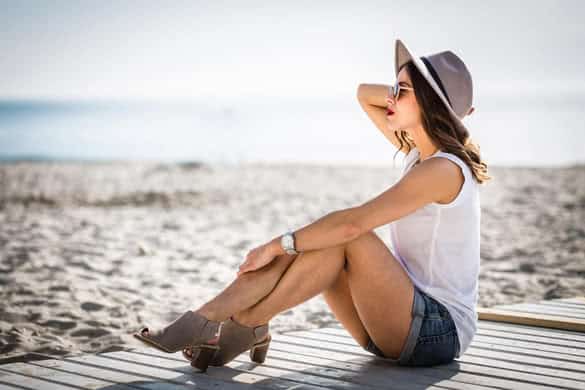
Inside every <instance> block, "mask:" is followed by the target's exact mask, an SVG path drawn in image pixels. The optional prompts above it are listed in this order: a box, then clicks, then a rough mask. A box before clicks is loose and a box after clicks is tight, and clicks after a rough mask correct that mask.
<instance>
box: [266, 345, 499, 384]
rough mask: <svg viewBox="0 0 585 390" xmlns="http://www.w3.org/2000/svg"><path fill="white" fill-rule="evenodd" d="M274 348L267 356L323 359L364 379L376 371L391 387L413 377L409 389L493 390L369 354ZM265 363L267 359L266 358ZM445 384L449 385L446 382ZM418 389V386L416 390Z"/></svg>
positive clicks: (463, 377) (447, 374)
mask: <svg viewBox="0 0 585 390" xmlns="http://www.w3.org/2000/svg"><path fill="white" fill-rule="evenodd" d="M273 342H274V345H273V344H272V343H271V344H270V345H271V347H270V350H269V352H268V353H269V354H271V351H274V350H277V351H282V352H284V353H287V354H295V355H297V356H298V359H310V358H314V357H321V358H323V359H328V360H330V361H333V362H338V364H343V365H345V366H346V367H351V366H352V365H353V366H355V367H356V369H357V370H358V373H359V372H362V373H363V375H365V376H367V377H369V376H370V373H371V371H373V370H375V369H377V370H380V375H383V376H384V377H385V378H386V380H387V381H388V382H389V383H394V378H397V379H400V380H401V381H403V380H404V379H405V377H411V376H412V375H414V376H415V377H414V378H413V379H412V382H410V386H411V388H415V387H414V384H415V383H419V382H421V381H423V385H424V386H425V387H424V388H425V389H427V388H429V387H427V383H428V384H435V385H440V386H441V387H447V388H452V389H459V388H463V389H485V388H492V387H491V385H489V384H488V385H479V384H473V383H470V381H469V380H466V377H465V376H462V377H456V378H454V377H453V373H452V372H447V373H445V372H443V371H442V370H441V367H439V368H436V370H437V371H436V372H435V371H425V367H416V368H413V367H399V366H394V365H392V364H388V362H386V361H384V360H383V359H380V358H378V357H377V356H375V355H372V354H370V356H371V357H370V356H362V357H356V356H355V354H351V353H349V354H348V353H346V352H334V351H331V350H322V349H315V348H313V347H310V346H303V345H299V344H294V343H289V342H280V341H278V340H274V341H273ZM267 359H268V358H267ZM396 372H400V376H397V374H396ZM447 380H448V382H447ZM389 383H387V384H386V385H385V386H384V387H383V388H388V386H389ZM416 388H418V386H416Z"/></svg>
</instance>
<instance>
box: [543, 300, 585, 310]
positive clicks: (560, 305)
mask: <svg viewBox="0 0 585 390" xmlns="http://www.w3.org/2000/svg"><path fill="white" fill-rule="evenodd" d="M538 304H539V305H544V306H550V307H557V308H563V309H570V310H574V311H576V312H577V313H585V305H578V304H575V303H567V302H556V301H555V302H551V301H540V302H538Z"/></svg>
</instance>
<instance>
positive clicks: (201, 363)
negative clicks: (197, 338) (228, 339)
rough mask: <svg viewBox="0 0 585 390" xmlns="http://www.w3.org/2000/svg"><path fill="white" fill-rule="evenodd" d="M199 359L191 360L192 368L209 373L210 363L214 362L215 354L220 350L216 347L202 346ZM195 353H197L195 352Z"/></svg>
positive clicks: (198, 355)
mask: <svg viewBox="0 0 585 390" xmlns="http://www.w3.org/2000/svg"><path fill="white" fill-rule="evenodd" d="M198 348H199V353H198V354H197V357H196V358H195V359H193V360H191V366H193V367H195V368H197V369H198V370H200V371H201V372H205V371H207V367H209V363H211V361H212V360H213V356H214V355H215V352H216V351H217V350H218V349H219V348H218V347H217V346H216V345H200V346H199V347H198ZM193 353H195V351H193Z"/></svg>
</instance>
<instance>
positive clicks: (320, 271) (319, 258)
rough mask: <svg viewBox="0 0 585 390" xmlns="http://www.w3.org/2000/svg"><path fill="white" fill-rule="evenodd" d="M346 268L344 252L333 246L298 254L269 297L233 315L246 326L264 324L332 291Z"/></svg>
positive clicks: (340, 247)
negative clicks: (331, 288)
mask: <svg viewBox="0 0 585 390" xmlns="http://www.w3.org/2000/svg"><path fill="white" fill-rule="evenodd" d="M344 264H345V248H344V247H343V246H336V247H331V248H326V249H321V250H316V251H309V252H303V253H301V254H299V255H298V256H297V258H296V260H295V261H294V263H293V264H292V265H291V266H290V267H289V269H288V270H287V271H286V272H285V273H284V275H283V276H282V278H281V280H280V281H279V282H278V285H277V286H276V287H275V288H274V291H272V292H271V293H270V294H269V295H268V296H266V297H265V298H264V299H262V300H261V301H260V302H258V303H257V304H256V305H254V306H252V307H249V308H248V309H246V310H243V311H241V312H239V313H237V314H235V315H234V318H235V319H236V321H238V322H239V323H241V324H244V325H246V326H258V325H261V324H265V323H267V322H268V321H269V320H270V319H271V318H272V317H274V316H275V315H276V314H278V313H280V312H282V311H284V310H286V309H289V308H291V307H294V306H296V305H298V304H300V303H302V302H304V301H306V300H308V299H310V298H312V297H314V296H315V295H317V294H319V293H321V292H322V291H324V290H327V289H328V288H329V287H331V286H332V285H333V284H334V282H335V281H336V280H337V278H338V277H339V273H340V272H341V271H342V270H343V267H344Z"/></svg>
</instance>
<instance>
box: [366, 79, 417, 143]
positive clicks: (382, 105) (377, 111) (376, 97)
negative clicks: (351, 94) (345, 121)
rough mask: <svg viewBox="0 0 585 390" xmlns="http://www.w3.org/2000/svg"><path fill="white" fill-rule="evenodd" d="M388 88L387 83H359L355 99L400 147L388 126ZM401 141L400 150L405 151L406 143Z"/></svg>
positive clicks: (397, 139) (392, 141)
mask: <svg viewBox="0 0 585 390" xmlns="http://www.w3.org/2000/svg"><path fill="white" fill-rule="evenodd" d="M388 88H389V85H385V84H360V85H359V86H358V89H357V99H358V102H359V103H360V106H361V107H362V109H363V110H364V112H365V113H366V114H368V117H369V118H370V119H371V120H372V122H374V125H376V127H377V128H378V129H379V130H380V131H381V132H382V134H384V136H385V137H386V138H387V139H388V141H390V142H391V143H392V145H394V146H395V147H396V149H400V140H399V138H398V137H397V135H396V134H395V133H394V130H390V129H389V128H388V119H387V118H386V108H387V107H388V104H387V103H386V97H388ZM396 133H398V132H396ZM402 143H403V146H402V147H403V149H402V150H403V152H405V153H406V145H405V144H404V142H402ZM411 147H414V145H411Z"/></svg>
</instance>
